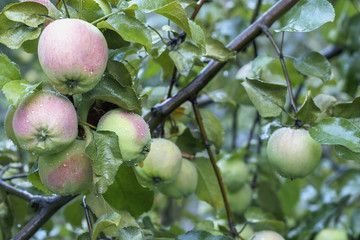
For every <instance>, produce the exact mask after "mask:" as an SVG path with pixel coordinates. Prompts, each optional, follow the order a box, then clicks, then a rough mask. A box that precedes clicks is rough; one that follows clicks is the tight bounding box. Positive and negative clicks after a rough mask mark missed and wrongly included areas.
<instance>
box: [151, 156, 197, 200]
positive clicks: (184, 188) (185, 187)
mask: <svg viewBox="0 0 360 240" xmlns="http://www.w3.org/2000/svg"><path fill="white" fill-rule="evenodd" d="M197 183H198V172H197V169H196V166H195V165H194V164H193V163H192V162H190V161H189V160H187V159H183V160H182V164H181V168H180V172H179V174H178V175H177V177H176V178H175V179H174V181H172V182H170V183H167V184H163V185H160V186H159V187H158V188H159V190H160V192H161V193H163V194H164V195H166V196H168V197H172V198H182V197H187V196H189V195H190V194H192V193H194V192H195V190H196V187H197Z"/></svg>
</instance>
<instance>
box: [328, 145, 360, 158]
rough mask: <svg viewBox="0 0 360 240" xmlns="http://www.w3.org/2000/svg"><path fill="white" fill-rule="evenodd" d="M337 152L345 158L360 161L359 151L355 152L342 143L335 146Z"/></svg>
mask: <svg viewBox="0 0 360 240" xmlns="http://www.w3.org/2000/svg"><path fill="white" fill-rule="evenodd" d="M334 149H335V152H336V154H337V155H338V156H339V157H340V158H341V159H344V160H354V161H360V154H359V153H357V152H353V151H351V150H350V149H348V148H346V147H344V146H341V145H335V146H334Z"/></svg>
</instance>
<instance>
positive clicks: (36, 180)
mask: <svg viewBox="0 0 360 240" xmlns="http://www.w3.org/2000/svg"><path fill="white" fill-rule="evenodd" d="M27 178H28V180H29V182H30V183H31V184H32V185H33V186H34V187H35V188H37V189H39V190H40V191H43V192H44V193H46V194H52V192H50V191H49V190H47V188H46V187H45V186H44V184H42V182H41V180H40V175H39V170H38V161H36V162H35V163H34V165H33V166H32V167H31V169H30V171H29V173H28V175H27Z"/></svg>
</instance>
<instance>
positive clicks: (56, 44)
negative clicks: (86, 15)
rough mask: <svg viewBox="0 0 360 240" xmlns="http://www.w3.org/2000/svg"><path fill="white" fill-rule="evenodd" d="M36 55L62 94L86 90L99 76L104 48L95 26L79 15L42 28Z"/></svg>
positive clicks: (101, 71) (92, 85)
mask: <svg viewBox="0 0 360 240" xmlns="http://www.w3.org/2000/svg"><path fill="white" fill-rule="evenodd" d="M38 55H39V61H40V64H41V67H42V69H43V70H44V72H45V73H46V75H47V76H48V77H49V79H50V82H51V84H52V85H53V87H54V88H55V89H56V90H58V91H59V92H61V93H62V94H69V95H72V94H77V93H84V92H88V91H90V90H91V89H92V88H94V87H95V85H96V84H98V82H99V81H100V79H101V76H102V75H103V73H104V71H105V67H106V63H107V56H108V48H107V43H106V40H105V38H104V36H103V34H102V33H101V32H100V30H99V29H98V28H96V27H95V26H93V25H91V24H90V23H88V22H85V21H83V20H80V19H60V20H56V21H54V22H52V23H50V24H49V25H48V26H47V27H46V28H45V29H44V31H43V32H42V34H41V36H40V39H39V44H38Z"/></svg>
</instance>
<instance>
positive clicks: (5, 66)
mask: <svg viewBox="0 0 360 240" xmlns="http://www.w3.org/2000/svg"><path fill="white" fill-rule="evenodd" d="M20 79H21V74H20V69H19V67H18V66H17V65H16V64H15V63H13V62H12V61H11V60H10V59H9V58H8V57H7V56H6V55H5V54H0V89H2V88H3V86H4V85H5V84H6V83H8V82H10V81H11V80H20Z"/></svg>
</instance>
